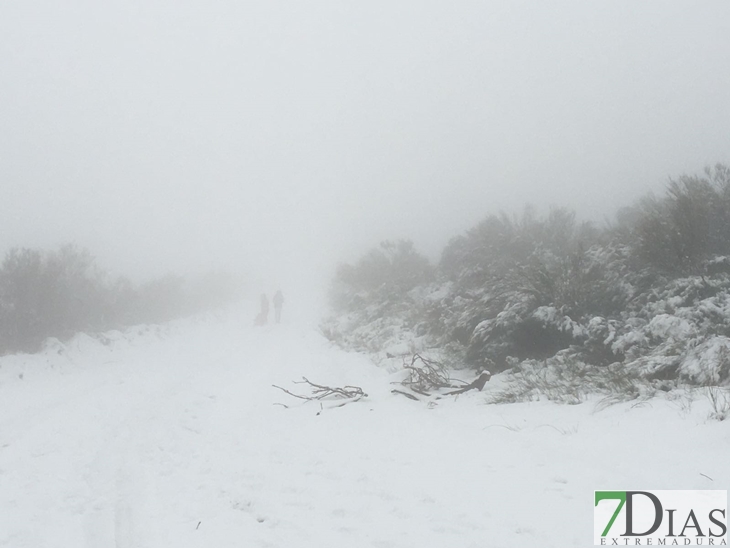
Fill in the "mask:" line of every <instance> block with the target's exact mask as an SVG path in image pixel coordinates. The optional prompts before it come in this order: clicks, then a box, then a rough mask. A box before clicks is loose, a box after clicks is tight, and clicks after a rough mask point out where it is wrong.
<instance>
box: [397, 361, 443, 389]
mask: <svg viewBox="0 0 730 548" xmlns="http://www.w3.org/2000/svg"><path fill="white" fill-rule="evenodd" d="M419 363H420V365H418V364H419ZM403 369H405V370H406V371H408V377H407V378H406V379H405V380H403V381H401V382H400V383H399V384H402V385H403V386H405V387H407V388H410V389H411V390H413V391H414V392H417V393H419V394H422V395H424V396H429V395H430V394H429V391H430V390H437V389H439V388H455V387H454V386H453V385H452V384H451V379H450V378H449V373H448V371H447V370H446V368H445V367H444V365H443V364H442V363H441V362H438V361H436V360H430V359H428V358H424V357H423V356H421V355H420V354H413V356H412V357H411V363H410V364H408V363H406V362H405V359H404V360H403Z"/></svg>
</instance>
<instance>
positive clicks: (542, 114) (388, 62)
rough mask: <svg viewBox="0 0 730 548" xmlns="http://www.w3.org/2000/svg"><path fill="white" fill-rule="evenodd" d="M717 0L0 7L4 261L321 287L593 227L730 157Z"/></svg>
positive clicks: (725, 52)
mask: <svg viewBox="0 0 730 548" xmlns="http://www.w3.org/2000/svg"><path fill="white" fill-rule="evenodd" d="M729 20H730V4H729V3H728V2H727V1H726V0H715V1H709V0H708V1H704V2H701V3H697V2H679V1H668V0H664V1H661V2H641V3H637V2H626V1H620V2H584V1H575V2H549V3H540V2H512V1H510V2H506V1H505V2H485V1H464V0H458V1H453V2H424V1H418V2H416V1H414V0H407V1H401V2H397V3H394V2H384V1H380V0H371V1H368V2H344V1H339V2H334V1H333V2H319V1H317V2H294V1H270V0H267V1H257V2H249V1H247V2H241V1H235V2H234V1H226V0H220V1H215V0H212V1H206V2H202V1H191V0H184V1H174V2H173V1H170V2H163V1H157V0H124V1H104V2H92V1H88V2H81V1H63V2H61V1H50V0H39V1H29V2H3V3H1V4H0V185H2V186H1V188H2V200H1V201H0V252H4V251H6V250H7V249H8V248H10V247H13V246H28V247H46V248H52V247H55V246H57V245H59V244H62V243H66V242H75V243H77V244H78V245H80V246H82V247H87V248H89V249H90V250H91V251H92V252H93V253H94V254H95V255H96V256H97V258H98V262H99V263H100V264H101V265H102V266H104V267H105V268H107V269H109V270H111V271H113V272H115V273H118V274H126V275H129V276H131V277H133V278H144V277H148V276H156V275H160V274H164V273H166V272H168V271H174V272H180V273H197V272H202V271H205V270H209V269H218V268H226V269H231V270H238V271H243V272H249V273H251V276H253V277H254V278H255V279H257V280H259V281H260V282H261V283H263V284H265V285H266V288H267V289H271V290H273V289H275V286H277V285H282V286H284V287H285V288H286V287H293V286H295V285H296V286H298V287H301V286H302V284H303V283H304V282H305V281H306V282H307V283H309V282H321V281H324V280H326V277H327V276H329V275H330V274H331V272H332V268H333V266H334V264H335V263H336V262H338V261H343V260H345V261H346V260H352V259H353V258H355V257H356V256H357V255H358V254H359V253H361V252H362V251H363V250H365V249H366V248H368V247H370V246H372V245H375V244H377V243H378V242H379V241H380V240H382V239H384V238H401V237H403V238H411V239H413V240H414V241H415V243H416V245H417V247H418V248H419V249H421V250H422V251H424V252H425V253H427V254H428V255H429V256H431V257H432V258H437V257H438V253H439V251H440V250H441V248H442V247H443V245H444V244H445V243H446V242H447V241H448V239H449V238H451V237H452V236H455V235H456V234H458V233H460V232H462V231H464V230H466V229H468V228H469V227H470V226H472V225H473V224H475V223H476V222H478V221H479V220H480V219H481V218H483V217H484V216H485V215H487V214H488V213H492V212H496V211H499V210H505V211H507V212H517V211H520V210H521V208H522V207H523V206H524V204H526V203H528V202H529V203H532V204H534V205H536V206H538V207H540V208H543V207H549V206H550V205H558V206H567V207H571V208H574V209H576V210H577V211H578V213H579V214H580V216H581V217H582V218H585V219H592V220H595V221H596V222H598V223H601V222H603V221H604V219H606V218H610V217H611V216H612V215H613V214H614V212H615V211H616V209H617V208H618V207H620V206H623V205H628V204H630V203H631V202H632V201H634V200H635V199H637V198H638V197H640V196H641V195H643V194H645V193H647V192H648V191H650V190H659V189H661V188H662V185H664V184H665V183H666V182H667V180H668V177H670V176H679V175H681V174H683V173H698V172H700V171H701V170H702V169H703V168H704V167H705V166H707V165H711V164H714V163H716V162H728V161H729V160H730V156H728V154H729V152H728V151H730V130H729V129H728V128H730V101H728V99H729V98H730V72H729V71H728V67H730V41H729V40H730V39H729V38H728V36H730V33H728V23H727V22H728V21H729Z"/></svg>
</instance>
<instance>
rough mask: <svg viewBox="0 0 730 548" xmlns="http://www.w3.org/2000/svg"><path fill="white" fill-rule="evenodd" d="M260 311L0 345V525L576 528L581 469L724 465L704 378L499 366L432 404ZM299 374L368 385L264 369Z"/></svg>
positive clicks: (30, 543) (722, 426)
mask: <svg viewBox="0 0 730 548" xmlns="http://www.w3.org/2000/svg"><path fill="white" fill-rule="evenodd" d="M252 317H253V312H252V311H251V310H245V311H243V312H242V313H241V314H240V315H235V314H232V315H230V316H226V317H223V318H219V319H213V318H208V319H206V320H187V321H182V322H177V323H174V324H170V325H168V326H164V327H149V328H138V329H136V330H132V331H128V332H124V333H119V332H116V333H108V334H106V335H105V337H103V338H99V337H88V336H79V337H77V338H75V339H74V340H72V341H71V342H69V343H67V344H61V343H59V342H54V343H52V344H49V345H48V347H47V348H46V350H45V351H44V352H43V353H41V354H38V355H33V356H27V355H22V356H6V357H3V358H0V546H7V547H12V548H24V547H27V548H44V547H64V548H65V547H89V548H91V547H93V548H96V547H105V546H115V547H120V548H128V547H134V548H145V547H149V548H151V547H155V548H166V547H171V548H173V547H174V548H182V547H205V548H211V547H215V548H225V547H258V546H260V547H267V546H269V547H282V548H296V547H308V546H317V547H330V546H332V547H335V546H347V547H359V546H362V547H366V546H367V547H418V548H424V547H443V546H458V547H470V546H471V547H479V548H484V547H491V546H494V547H530V546H540V547H550V546H555V547H571V546H581V547H582V546H588V545H590V544H591V538H592V537H591V535H592V515H593V514H592V508H593V490H594V489H632V488H645V489H727V488H728V486H729V485H730V467H728V465H727V455H728V454H729V451H728V450H729V449H730V430H728V423H727V421H725V422H721V421H717V420H712V419H711V418H710V414H711V413H712V412H713V409H712V406H711V403H710V401H709V400H708V398H707V397H706V396H705V395H703V394H702V393H701V391H699V390H697V391H687V392H682V393H679V392H678V391H673V392H671V393H669V395H665V394H664V393H661V394H659V395H657V396H655V397H654V398H653V399H650V400H646V401H641V402H640V403H637V401H638V400H635V401H631V402H625V403H618V404H616V405H612V406H609V407H605V406H600V405H598V404H599V402H600V400H601V397H600V396H586V397H585V398H583V399H582V403H580V404H578V405H571V406H566V405H559V404H556V403H553V402H549V401H532V402H523V403H514V404H500V405H494V404H489V403H488V402H489V401H490V400H491V399H492V398H493V396H494V395H495V394H497V393H499V392H500V391H502V390H504V389H505V387H506V385H505V383H506V381H505V379H504V375H497V376H495V377H494V378H493V379H492V381H491V382H490V383H488V384H487V387H486V388H485V391H484V392H482V393H478V392H468V393H466V394H463V395H460V396H458V397H454V396H452V397H445V398H442V399H439V400H435V401H431V403H430V404H429V405H427V404H425V403H422V402H414V401H411V400H408V399H406V398H403V397H402V396H399V395H395V394H392V393H391V392H390V390H391V388H392V385H391V382H392V381H393V380H396V379H397V378H400V377H398V374H393V373H391V372H389V371H388V370H387V369H386V368H379V367H376V366H375V365H373V364H372V363H371V362H370V361H369V360H368V359H366V358H365V357H363V356H360V355H357V354H351V353H346V352H343V351H341V350H338V349H337V348H335V347H334V346H333V345H332V344H331V343H330V342H328V341H327V340H326V339H324V337H322V336H321V335H320V334H319V333H318V332H317V330H316V328H314V327H312V326H311V325H310V324H308V323H300V322H290V323H286V316H285V323H283V324H281V325H269V326H266V327H263V328H254V327H252V326H251V318H252ZM458 374H462V375H464V378H465V380H471V379H470V378H468V374H467V373H466V372H459V373H458ZM455 375H457V374H456V373H455ZM302 376H306V377H307V378H308V379H310V380H311V381H313V382H319V383H322V384H327V385H331V386H344V385H356V386H360V387H362V388H363V390H364V391H365V392H366V393H367V394H368V398H366V399H363V400H361V401H359V402H356V403H351V404H348V405H345V406H344V407H340V408H327V406H325V408H324V409H322V408H320V406H319V404H318V403H315V402H301V401H299V400H296V399H294V398H291V397H289V396H287V395H286V394H284V393H283V392H281V391H279V390H276V389H275V388H273V387H272V384H277V385H280V386H287V387H290V386H291V384H290V382H291V381H293V380H298V379H300V378H301V377H302ZM276 403H285V404H286V405H287V406H288V407H287V408H285V407H282V406H279V405H274V404H276Z"/></svg>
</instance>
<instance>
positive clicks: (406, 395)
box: [391, 388, 419, 401]
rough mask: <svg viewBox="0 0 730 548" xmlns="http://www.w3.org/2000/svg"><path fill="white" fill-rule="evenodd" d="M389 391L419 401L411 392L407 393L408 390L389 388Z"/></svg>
mask: <svg viewBox="0 0 730 548" xmlns="http://www.w3.org/2000/svg"><path fill="white" fill-rule="evenodd" d="M391 393H393V394H400V395H401V396H405V397H406V398H409V399H411V400H414V401H419V399H418V398H417V397H416V396H414V395H413V394H409V393H408V392H403V391H402V390H396V389H395V388H394V389H393V390H391Z"/></svg>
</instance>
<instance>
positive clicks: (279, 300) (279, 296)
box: [274, 289, 284, 323]
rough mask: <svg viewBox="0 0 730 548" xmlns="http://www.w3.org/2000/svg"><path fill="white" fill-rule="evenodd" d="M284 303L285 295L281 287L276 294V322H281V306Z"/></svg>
mask: <svg viewBox="0 0 730 548" xmlns="http://www.w3.org/2000/svg"><path fill="white" fill-rule="evenodd" d="M283 304H284V295H282V293H281V289H279V290H278V291H277V292H276V294H275V295H274V311H275V313H276V323H280V322H281V307H282V305H283Z"/></svg>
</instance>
